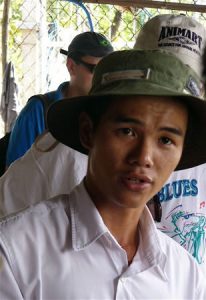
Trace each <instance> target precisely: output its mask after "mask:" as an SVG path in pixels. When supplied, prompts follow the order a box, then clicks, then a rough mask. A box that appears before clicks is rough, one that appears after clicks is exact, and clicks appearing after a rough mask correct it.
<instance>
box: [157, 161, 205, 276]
mask: <svg viewBox="0 0 206 300" xmlns="http://www.w3.org/2000/svg"><path fill="white" fill-rule="evenodd" d="M158 195H159V199H160V201H161V205H162V219H161V222H160V223H157V227H158V228H159V229H160V230H161V231H162V232H164V233H166V234H167V235H169V236H170V237H172V238H173V239H174V240H176V241H177V242H178V243H179V244H181V245H182V246H183V247H184V248H185V249H186V250H188V251H189V252H190V253H191V254H192V255H193V256H194V257H195V258H196V260H197V262H198V263H199V264H202V267H203V269H205V270H204V271H205V273H206V164H202V165H200V166H198V167H195V168H191V169H187V170H182V171H176V172H173V173H172V175H171V176H170V178H169V179H168V181H167V182H166V184H165V185H164V187H163V188H162V189H161V191H160V192H159V193H158Z"/></svg>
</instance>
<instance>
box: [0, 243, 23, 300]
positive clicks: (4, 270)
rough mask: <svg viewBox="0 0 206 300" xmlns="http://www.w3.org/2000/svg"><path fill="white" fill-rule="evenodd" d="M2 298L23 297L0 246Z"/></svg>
mask: <svg viewBox="0 0 206 300" xmlns="http://www.w3.org/2000/svg"><path fill="white" fill-rule="evenodd" d="M0 299H4V300H14V299H18V300H21V299H23V296H22V294H21V291H20V288H19V286H18V284H17V281H16V279H15V276H14V274H13V272H12V269H11V267H10V264H9V262H8V260H7V258H6V256H5V254H4V251H3V249H2V248H1V246H0Z"/></svg>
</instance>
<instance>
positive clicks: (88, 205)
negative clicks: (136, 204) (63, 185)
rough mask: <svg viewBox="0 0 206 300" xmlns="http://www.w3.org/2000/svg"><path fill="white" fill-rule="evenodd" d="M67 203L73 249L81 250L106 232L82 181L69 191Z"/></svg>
mask: <svg viewBox="0 0 206 300" xmlns="http://www.w3.org/2000/svg"><path fill="white" fill-rule="evenodd" d="M69 205H70V212H71V227H72V244H73V249H74V250H76V251H78V250H82V249H83V248H85V247H87V246H89V245H90V244H91V243H93V242H94V241H96V240H97V239H98V238H99V237H100V236H102V235H103V234H104V233H106V232H108V229H107V227H106V226H105V224H104V222H103V220H102V217H101V216H100V214H99V212H98V210H97V209H96V207H95V205H94V203H93V202H92V200H91V198H90V196H89V195H88V193H87V191H86V189H85V186H84V183H83V181H82V182H81V183H80V184H79V185H78V186H77V187H76V188H75V189H74V190H73V192H72V193H71V195H70V201H69Z"/></svg>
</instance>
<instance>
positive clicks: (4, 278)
mask: <svg viewBox="0 0 206 300" xmlns="http://www.w3.org/2000/svg"><path fill="white" fill-rule="evenodd" d="M139 233H140V246H139V248H138V252H137V253H136V255H135V257H134V259H133V261H132V263H131V264H130V265H129V266H128V261H127V255H126V252H125V250H124V249H123V248H122V247H121V246H120V245H119V244H118V242H117V241H116V239H115V238H114V237H113V236H112V234H111V233H110V231H109V230H108V228H107V227H106V225H105V224H104V221H103V220H102V218H101V216H100V214H99V212H98V211H97V209H96V207H95V205H94V204H93V202H92V201H91V199H90V197H89V195H88V194H87V192H86V190H85V188H84V185H83V183H81V184H80V185H79V186H77V187H76V188H75V189H74V190H73V191H72V194H71V195H70V196H68V195H65V196H63V195H62V196H60V195H59V196H57V197H56V198H55V199H51V200H48V201H45V202H44V201H43V202H41V203H39V204H37V205H36V206H31V207H30V208H28V209H27V210H25V211H23V212H20V213H19V214H17V215H13V216H9V217H7V218H5V219H4V220H1V221H0V261H1V265H0V266H1V267H0V279H1V280H0V299H4V300H7V299H9V300H10V299H19V300H20V299H38V300H45V299H49V300H52V299H55V300H56V299H61V300H63V299H64V300H66V299H72V300H80V299H81V300H83V299H84V300H86V299H95V300H96V299H98V300H101V299H104V300H105V299H121V300H123V299H124V300H125V299H135V300H138V299H141V300H142V299H153V300H155V299H158V300H159V299H162V300H163V299H164V300H165V299H173V300H174V299H185V300H188V299H190V300H192V299H193V300H197V299H198V300H201V299H202V300H203V299H204V300H205V299H206V285H205V280H204V278H203V274H202V272H201V271H200V269H199V267H198V264H197V263H196V261H195V260H194V258H193V257H192V256H191V255H190V254H189V253H188V252H187V251H186V250H185V249H183V248H182V247H181V246H180V245H178V244H177V243H176V242H175V241H173V240H172V239H170V238H169V237H168V236H167V235H165V234H163V233H161V232H160V231H158V230H157V228H156V226H155V224H154V221H153V219H152V217H151V215H150V213H149V212H148V209H147V208H145V210H144V212H143V215H142V217H141V219H140V226H139Z"/></svg>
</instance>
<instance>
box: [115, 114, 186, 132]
mask: <svg viewBox="0 0 206 300" xmlns="http://www.w3.org/2000/svg"><path fill="white" fill-rule="evenodd" d="M114 122H115V123H134V124H138V125H144V123H143V122H141V121H140V120H138V119H135V118H131V117H127V116H116V117H115V118H114ZM160 131H168V132H170V133H172V134H175V135H178V136H183V135H184V134H183V131H182V130H181V129H180V128H175V127H170V126H165V127H161V128H160Z"/></svg>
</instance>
